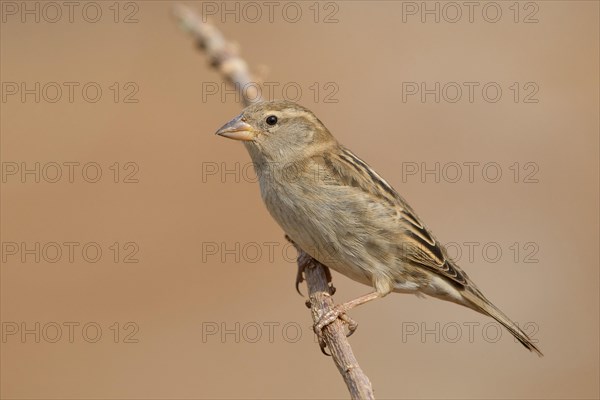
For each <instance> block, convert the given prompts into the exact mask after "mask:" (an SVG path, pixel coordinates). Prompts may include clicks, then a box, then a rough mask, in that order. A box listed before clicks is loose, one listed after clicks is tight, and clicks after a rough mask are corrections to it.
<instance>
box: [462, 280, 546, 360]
mask: <svg viewBox="0 0 600 400" xmlns="http://www.w3.org/2000/svg"><path fill="white" fill-rule="evenodd" d="M461 294H462V297H463V298H464V299H465V300H466V301H467V302H468V303H469V304H466V305H468V306H469V307H471V308H472V309H474V310H475V311H478V312H480V313H482V314H485V315H489V316H490V317H492V318H494V319H495V320H496V321H498V322H499V323H500V324H502V326H504V327H505V328H506V329H508V331H509V332H510V333H512V335H513V336H514V337H515V338H516V339H517V340H518V341H519V342H521V344H522V345H523V346H525V347H526V348H527V349H529V351H533V352H535V353H537V355H538V356H540V357H543V356H544V355H543V354H542V352H541V351H540V349H538V348H537V346H536V345H535V344H533V342H532V341H531V338H530V337H529V336H527V334H526V333H525V332H523V330H522V329H521V328H519V327H518V326H517V324H515V323H514V322H513V321H512V320H511V319H510V318H508V317H507V316H506V315H505V314H504V313H503V312H502V311H500V310H499V309H498V307H496V306H495V305H493V304H492V303H491V302H490V301H489V300H488V299H486V298H485V297H484V296H483V294H481V293H480V292H479V291H478V290H476V289H475V290H474V291H471V290H468V289H467V290H465V291H463V292H462V293H461Z"/></svg>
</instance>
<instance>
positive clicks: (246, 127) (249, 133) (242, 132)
mask: <svg viewBox="0 0 600 400" xmlns="http://www.w3.org/2000/svg"><path fill="white" fill-rule="evenodd" d="M216 134H217V135H219V136H224V137H226V138H229V139H235V140H245V141H248V140H252V139H254V137H255V136H256V132H255V131H254V129H252V126H250V124H248V123H246V121H244V119H243V118H242V116H241V115H239V116H237V117H235V118H234V119H232V120H231V121H229V122H228V123H226V124H225V125H223V126H222V127H221V129H219V130H218V131H217V132H216Z"/></svg>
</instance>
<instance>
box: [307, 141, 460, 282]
mask: <svg viewBox="0 0 600 400" xmlns="http://www.w3.org/2000/svg"><path fill="white" fill-rule="evenodd" d="M314 161H316V162H317V163H318V164H319V168H324V169H325V171H326V173H327V174H328V175H330V178H331V182H333V183H334V184H337V185H343V186H348V187H349V188H351V190H355V191H356V195H357V196H359V195H362V196H367V197H369V198H372V200H373V202H385V203H387V204H389V205H390V206H392V207H394V209H395V210H396V215H397V218H398V224H399V225H400V229H399V231H400V241H401V242H402V243H400V246H402V247H401V248H402V251H401V253H402V254H401V255H400V257H401V259H402V260H404V261H405V262H408V263H410V264H412V265H415V266H420V267H423V268H426V269H428V270H429V271H432V272H434V273H436V274H438V275H441V276H443V277H445V278H447V279H449V280H451V281H452V282H454V283H455V284H458V285H459V286H461V287H466V286H469V280H468V277H467V275H466V274H465V273H464V272H463V271H462V270H461V269H460V268H459V267H458V266H456V265H455V264H454V263H453V262H452V261H451V260H450V259H449V257H448V256H447V253H446V250H445V249H444V247H443V246H442V245H441V243H439V242H438V241H437V240H436V239H435V237H434V236H433V235H432V234H431V232H430V231H429V230H428V229H427V227H426V226H425V225H424V224H423V223H422V222H421V220H420V219H419V218H418V217H417V215H416V214H415V212H414V211H413V210H412V208H411V207H410V206H409V205H408V204H407V202H406V201H405V200H404V199H403V198H402V197H401V196H400V195H399V194H398V193H397V192H396V191H395V190H394V189H393V188H392V187H391V186H390V185H389V184H388V183H387V182H386V181H385V180H384V179H383V178H381V177H380V176H379V175H378V174H377V173H376V172H375V171H374V170H373V169H372V168H371V167H369V166H368V165H367V163H365V162H364V161H363V160H361V159H360V158H358V157H357V156H356V155H354V154H353V153H352V152H351V151H349V150H347V149H345V148H341V147H340V148H339V151H336V152H331V153H327V154H326V155H320V156H319V159H318V160H314Z"/></svg>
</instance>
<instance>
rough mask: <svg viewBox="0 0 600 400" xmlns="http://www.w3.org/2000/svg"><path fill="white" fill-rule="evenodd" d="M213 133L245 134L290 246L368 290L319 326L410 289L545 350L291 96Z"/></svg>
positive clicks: (254, 107)
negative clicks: (490, 320)
mask: <svg viewBox="0 0 600 400" xmlns="http://www.w3.org/2000/svg"><path fill="white" fill-rule="evenodd" d="M216 134H217V135H219V136H221V137H225V138H229V139H234V140H238V141H241V142H243V144H244V145H245V147H246V149H247V151H248V153H249V154H250V157H251V159H252V164H253V165H254V168H255V170H256V174H257V176H258V182H259V186H260V193H261V197H262V199H263V201H264V203H265V205H266V208H267V210H268V211H269V213H270V214H271V216H272V217H273V219H274V220H275V221H276V222H277V223H278V224H279V226H280V227H281V228H282V229H283V230H284V232H285V233H286V235H287V237H289V238H290V239H291V240H292V241H293V243H294V244H295V245H297V246H299V247H300V248H301V249H302V250H304V251H305V252H306V253H307V254H309V255H310V256H311V257H313V258H314V259H316V260H317V261H319V262H321V263H322V264H324V265H327V266H328V267H331V268H332V269H333V270H335V271H337V272H339V273H341V274H343V275H345V276H347V277H349V278H350V279H352V280H354V281H357V282H359V283H362V284H365V285H368V286H371V287H372V288H373V289H374V290H373V291H372V292H370V293H368V294H366V295H364V296H360V297H358V298H356V299H354V300H351V301H348V302H346V303H343V304H340V305H338V306H336V308H335V310H334V311H332V312H330V313H329V315H327V314H326V315H325V316H322V318H321V320H319V321H318V322H317V324H315V331H316V332H317V333H318V332H319V331H320V330H321V329H322V328H323V327H324V326H326V325H327V324H329V323H331V322H333V321H335V319H337V318H338V317H341V316H342V314H344V315H345V313H346V312H347V311H349V310H350V309H352V308H354V307H356V306H358V305H361V304H364V303H367V302H369V301H372V300H374V299H378V298H381V297H384V296H386V295H388V294H389V293H392V292H395V293H412V294H416V295H420V296H423V295H428V296H431V297H434V298H438V299H441V300H446V301H450V302H453V303H456V304H459V305H462V306H466V307H468V308H471V309H473V310H475V311H477V312H479V313H481V314H484V315H487V316H489V317H492V318H493V319H495V320H496V321H498V322H499V323H500V324H501V325H503V326H504V327H505V328H506V329H507V330H508V331H509V332H510V333H511V334H512V335H513V336H514V337H515V338H516V339H517V340H518V341H519V342H521V343H522V344H523V345H524V346H525V347H526V348H527V349H529V350H530V351H532V352H535V353H537V354H538V355H539V356H542V355H543V354H542V352H541V351H540V350H539V349H538V347H537V346H536V345H535V344H534V343H533V341H532V340H531V338H530V337H529V336H528V335H527V334H526V333H525V332H524V331H523V330H522V329H520V328H519V326H518V325H517V324H515V323H514V322H513V321H512V320H511V319H510V318H508V317H507V316H506V315H505V314H504V313H503V312H502V311H500V309H499V308H498V307H496V306H495V305H494V304H492V302H491V301H489V300H488V299H487V298H486V297H485V296H484V295H483V293H482V292H481V291H480V290H479V289H478V288H477V286H476V285H475V283H474V282H473V281H472V280H471V279H470V278H469V276H468V275H467V274H466V273H465V272H464V271H463V270H462V269H461V268H460V267H459V266H458V265H457V264H456V263H455V262H454V261H453V260H452V259H450V257H449V256H448V252H447V251H446V249H445V248H444V246H443V245H442V244H441V243H440V241H439V240H437V239H436V237H435V236H434V235H433V234H432V233H431V231H430V230H429V229H428V228H427V227H426V225H425V224H424V223H423V222H422V220H421V219H420V218H419V217H418V216H417V214H416V213H415V211H414V210H413V209H412V208H411V206H409V204H408V203H407V202H406V200H404V198H403V197H401V196H400V195H399V194H398V192H397V191H396V190H395V189H394V188H393V187H392V186H391V185H390V184H389V183H388V182H386V181H385V180H384V179H383V178H382V177H381V176H380V175H379V174H378V173H377V172H375V171H374V170H373V169H372V168H371V167H370V166H369V165H368V164H367V163H366V162H365V161H363V160H362V159H360V158H359V157H358V156H357V155H355V154H354V153H353V152H352V151H350V150H349V149H347V148H346V147H344V146H343V145H342V144H340V143H339V142H338V141H337V140H336V138H335V137H334V136H333V135H332V134H331V132H330V131H329V130H328V129H327V128H326V127H325V125H324V124H323V123H322V122H321V121H320V120H319V119H318V118H317V117H316V116H315V114H314V113H313V112H312V111H310V110H309V109H308V108H306V107H303V106H301V105H300V104H297V103H295V102H292V101H288V100H273V101H262V102H258V103H254V104H251V105H249V106H248V107H246V108H245V109H244V110H243V111H242V112H241V113H240V114H239V115H238V116H236V117H235V118H233V119H232V120H231V121H229V122H228V123H226V124H225V125H223V126H222V127H221V128H220V129H219V130H217V132H216Z"/></svg>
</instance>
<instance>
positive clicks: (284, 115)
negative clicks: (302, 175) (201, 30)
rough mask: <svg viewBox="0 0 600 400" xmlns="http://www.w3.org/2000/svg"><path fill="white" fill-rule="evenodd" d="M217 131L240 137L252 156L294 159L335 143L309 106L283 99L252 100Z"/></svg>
mask: <svg viewBox="0 0 600 400" xmlns="http://www.w3.org/2000/svg"><path fill="white" fill-rule="evenodd" d="M216 134H217V135H220V136H224V137H226V138H230V139H235V140H240V141H243V142H244V143H245V144H246V147H247V148H248V150H249V151H250V154H251V156H252V157H253V159H254V158H255V157H259V158H262V160H263V161H281V162H293V161H295V160H297V159H299V158H302V157H305V156H308V155H310V153H312V151H311V149H318V150H320V149H322V146H327V145H330V144H332V143H336V142H335V139H334V138H333V136H332V135H331V133H329V131H328V130H327V128H326V127H325V125H323V123H322V122H321V121H319V119H318V118H317V117H316V116H315V115H314V114H313V113H312V112H311V111H310V110H309V109H307V108H305V107H302V106H301V105H299V104H296V103H293V102H291V101H285V100H276V101H267V102H261V103H257V104H253V105H251V106H249V107H247V108H246V109H244V111H242V113H241V114H240V115H238V116H237V117H235V118H234V119H232V120H231V121H229V122H228V123H227V124H225V125H223V127H221V129H219V130H218V131H217V132H216Z"/></svg>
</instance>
